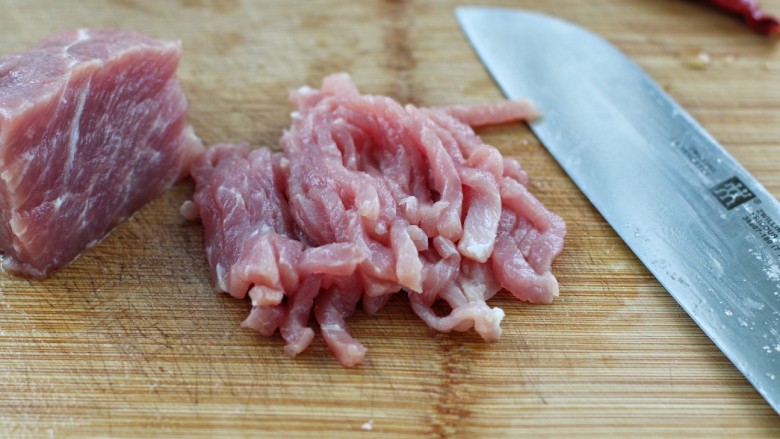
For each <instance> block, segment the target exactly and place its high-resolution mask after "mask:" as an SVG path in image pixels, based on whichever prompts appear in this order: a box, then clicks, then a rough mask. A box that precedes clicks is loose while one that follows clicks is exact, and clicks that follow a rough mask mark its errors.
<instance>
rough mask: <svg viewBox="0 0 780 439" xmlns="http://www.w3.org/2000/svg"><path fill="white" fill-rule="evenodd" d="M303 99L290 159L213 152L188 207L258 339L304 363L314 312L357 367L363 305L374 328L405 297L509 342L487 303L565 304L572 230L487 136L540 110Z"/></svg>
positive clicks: (445, 321)
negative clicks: (562, 272)
mask: <svg viewBox="0 0 780 439" xmlns="http://www.w3.org/2000/svg"><path fill="white" fill-rule="evenodd" d="M292 100H293V102H294V103H295V104H296V105H297V107H298V110H297V111H296V112H295V113H293V120H292V125H291V127H290V128H289V129H288V130H286V131H285V133H284V134H283V135H282V137H281V140H280V143H281V146H282V150H281V152H273V151H271V150H270V149H268V148H259V149H254V150H251V149H250V148H249V146H248V145H246V144H240V145H228V144H223V145H217V146H214V147H212V148H210V149H209V151H208V152H207V153H206V154H204V155H203V156H202V158H201V159H200V160H198V161H197V162H196V164H195V165H194V166H193V171H192V175H193V177H194V178H195V181H196V192H195V195H194V203H193V202H188V203H186V204H185V206H183V213H184V214H185V215H187V216H189V217H192V218H195V217H200V218H201V220H202V222H203V225H204V231H205V245H206V255H207V258H208V261H209V265H210V267H211V271H212V277H213V280H214V283H215V285H216V288H217V289H218V290H220V291H225V292H228V293H230V294H232V295H233V296H235V297H237V298H243V297H245V296H247V295H248V296H249V297H250V298H251V301H252V311H251V313H250V315H249V317H248V318H247V319H246V321H245V322H244V324H245V325H246V326H248V327H251V328H254V329H255V330H257V331H258V332H260V333H261V334H264V335H272V334H273V333H275V332H276V331H277V330H278V331H279V332H280V334H281V336H282V338H283V339H284V340H285V342H286V346H285V352H286V353H287V354H289V355H296V354H298V353H300V352H301V351H303V350H304V349H305V348H306V347H307V346H308V345H309V343H311V341H312V339H313V338H314V332H313V329H312V328H310V327H309V318H310V315H311V314H312V313H313V314H314V317H315V319H316V320H317V322H318V324H319V328H320V332H321V334H322V337H323V339H324V340H325V343H326V344H327V346H328V348H329V349H330V350H331V352H332V353H333V354H334V355H335V356H336V358H337V359H338V361H339V362H340V363H341V364H343V365H345V366H353V365H356V364H358V363H360V362H361V361H362V360H363V358H364V356H365V353H366V348H365V347H364V346H363V345H362V344H361V343H360V342H359V341H357V340H356V339H354V338H353V337H352V336H351V334H350V332H349V328H348V327H347V324H346V318H347V317H349V316H350V315H351V314H352V313H353V311H354V310H355V308H356V306H357V305H358V304H359V303H362V307H363V309H364V310H365V311H366V312H367V313H369V314H373V313H376V312H377V311H378V310H379V309H380V308H381V307H382V306H383V305H384V304H385V303H386V302H387V300H388V299H389V298H390V296H391V295H392V294H396V293H398V292H400V291H404V292H405V293H406V294H407V295H408V297H409V301H410V303H411V308H412V310H413V311H414V312H415V313H416V314H417V315H418V316H420V318H422V319H423V320H424V321H425V322H426V323H427V324H428V325H429V326H430V327H431V328H434V329H436V330H439V331H445V332H449V331H465V330H468V329H470V328H474V329H475V330H476V331H477V332H478V333H479V334H480V335H481V336H482V337H483V338H484V339H486V340H496V339H497V338H498V337H499V336H500V334H501V328H500V326H499V324H500V322H501V319H502V318H503V317H504V313H503V311H502V310H501V309H498V308H491V307H490V306H488V305H487V300H488V299H490V298H491V297H492V296H493V295H494V294H496V293H497V292H498V291H499V290H501V289H502V288H504V289H506V290H507V291H509V292H510V293H511V294H513V295H514V296H516V297H517V298H519V299H521V300H525V301H528V302H532V303H549V302H551V301H552V300H553V299H554V297H556V296H557V295H558V283H557V281H556V279H555V277H554V276H553V274H552V273H551V264H552V261H553V259H554V258H555V257H556V256H557V255H558V253H559V252H560V251H561V249H562V247H563V237H564V235H565V233H566V226H565V224H564V222H563V220H562V219H561V218H560V217H558V216H557V215H555V214H554V213H552V212H550V211H549V210H548V209H546V208H545V207H544V206H543V205H542V203H541V202H539V200H537V199H536V198H535V197H534V196H533V195H532V194H531V193H530V192H529V191H528V189H527V187H526V185H527V183H528V176H527V175H526V173H525V171H524V170H523V169H522V168H521V167H520V165H519V163H518V162H517V161H515V160H514V159H511V158H507V157H503V156H502V155H501V153H500V152H499V151H498V150H497V149H496V148H494V147H492V146H490V145H487V144H485V143H484V142H483V141H482V140H481V139H480V138H479V137H478V136H477V135H476V134H475V133H474V131H473V130H472V128H471V125H475V126H476V125H490V124H497V123H504V122H509V121H516V120H521V119H524V118H526V117H531V116H534V115H535V113H534V110H533V107H532V106H530V104H529V103H528V102H524V101H514V102H501V103H497V104H488V105H473V106H452V107H440V108H417V107H414V106H412V105H406V106H404V105H401V104H399V103H398V102H396V101H394V100H393V99H391V98H389V97H386V96H372V95H363V94H361V93H359V91H358V90H357V88H356V87H355V85H354V83H353V82H352V80H351V79H350V78H349V77H348V76H347V75H345V74H337V75H332V76H329V77H327V78H326V79H325V80H324V82H323V85H322V87H321V88H320V89H319V90H315V89H311V88H308V87H304V88H301V89H299V90H297V91H295V92H293V93H292ZM437 301H441V302H444V303H446V304H447V305H449V308H451V311H450V312H449V314H447V315H444V316H441V315H440V314H439V313H437V312H435V311H434V309H435V308H434V305H435V303H436V302H437Z"/></svg>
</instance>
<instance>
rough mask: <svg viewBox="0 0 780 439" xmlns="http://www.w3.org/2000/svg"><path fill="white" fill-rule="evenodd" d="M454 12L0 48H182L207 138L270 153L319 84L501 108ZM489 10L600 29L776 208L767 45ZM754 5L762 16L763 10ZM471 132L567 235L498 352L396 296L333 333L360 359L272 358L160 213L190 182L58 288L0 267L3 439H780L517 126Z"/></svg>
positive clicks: (653, 3) (146, 14) (626, 22)
mask: <svg viewBox="0 0 780 439" xmlns="http://www.w3.org/2000/svg"><path fill="white" fill-rule="evenodd" d="M456 3H457V2H455V1H443V0H441V1H427V2H425V1H402V0H399V1H383V2H380V1H362V2H358V1H355V2H350V3H347V2H338V1H331V2H325V1H317V2H283V1H264V2H261V1H250V0H243V1H242V0H223V1H219V0H181V1H154V0H113V1H98V0H85V1H79V2H61V1H54V0H51V1H44V0H2V1H0V7H1V8H2V13H0V53H2V54H8V53H12V52H15V51H20V50H23V49H25V48H27V47H29V46H31V45H33V44H35V43H36V42H37V41H39V40H40V39H41V38H43V37H44V36H45V35H46V34H48V33H50V32H53V31H57V30H60V29H64V28H75V27H84V26H93V27H97V26H101V27H102V26H111V27H125V28H132V29H137V30H141V31H144V32H147V33H149V34H151V35H154V36H156V37H158V38H164V39H180V40H182V41H183V44H184V47H185V57H184V59H183V61H182V63H181V66H180V70H179V75H180V78H181V80H182V83H183V86H184V88H185V91H186V92H187V94H188V96H189V98H190V101H191V121H192V123H193V124H194V126H195V128H196V131H197V132H198V133H199V135H200V136H201V137H202V138H203V139H204V141H205V142H206V143H215V142H220V141H238V140H244V139H245V140H248V141H250V142H251V143H252V144H253V145H255V146H258V145H275V144H276V141H277V139H278V137H279V135H280V134H281V131H282V130H283V129H284V128H285V127H286V126H288V124H289V113H290V111H291V110H292V106H291V105H290V104H289V103H288V102H287V99H286V94H287V91H288V90H289V89H291V88H294V87H298V86H300V85H303V84H309V85H312V86H317V85H319V83H320V81H321V79H322V78H323V76H325V75H326V74H329V73H332V72H336V71H347V72H349V73H351V74H352V76H353V78H354V79H355V81H356V82H357V83H358V85H359V86H360V87H361V89H362V90H363V91H365V92H370V93H380V94H387V95H391V96H393V97H395V98H397V99H398V100H400V101H402V102H411V103H414V104H418V105H439V104H452V103H468V102H481V101H491V100H497V99H501V98H502V96H501V94H500V93H499V91H498V89H497V87H496V86H495V85H494V84H493V83H492V82H491V80H490V78H489V76H488V74H487V73H486V71H485V70H484V68H483V67H482V66H481V64H480V63H479V62H478V61H477V58H476V56H475V55H474V54H473V53H472V51H471V49H470V48H469V46H468V44H467V42H466V40H465V39H464V37H463V36H462V34H461V33H460V31H459V29H458V27H457V24H456V22H455V20H454V17H453V8H454V7H455V6H456ZM492 4H504V5H508V6H509V5H511V6H518V7H526V8H531V9H536V10H541V11H544V12H548V13H552V14H556V15H559V16H561V17H563V18H566V19H569V20H571V21H575V22H577V23H580V24H582V25H584V26H586V27H588V28H590V29H592V30H594V31H596V32H598V33H600V34H602V35H604V36H605V37H606V38H608V39H609V40H611V41H612V42H614V43H615V44H616V45H617V46H619V47H620V48H621V49H622V50H624V51H625V52H626V53H627V54H629V55H630V56H631V57H632V58H634V59H635V60H636V61H637V62H638V63H639V64H640V65H641V66H642V67H643V68H645V69H646V70H647V71H648V73H650V75H651V76H653V77H654V78H655V79H656V80H657V81H658V82H659V83H660V84H662V85H663V87H664V88H666V89H667V91H668V92H669V93H670V94H671V95H672V96H673V97H674V98H675V99H677V100H678V101H679V102H680V103H682V104H683V105H684V106H685V107H686V108H687V109H688V110H689V111H690V112H691V113H692V114H693V116H694V117H696V118H697V119H698V120H699V121H700V122H701V123H702V124H703V125H704V126H705V127H706V128H707V129H708V130H709V131H710V132H711V133H712V134H713V135H714V136H715V137H716V138H718V139H719V140H720V141H721V143H723V144H724V145H725V146H726V147H727V149H728V150H729V151H730V152H731V153H732V154H733V155H734V156H736V157H737V158H738V159H739V160H740V161H741V162H742V163H743V164H744V165H745V166H746V167H747V168H748V169H749V170H750V171H751V172H753V173H754V175H755V176H756V177H757V178H758V179H759V180H760V181H761V182H762V183H763V184H764V185H765V186H766V187H767V188H768V189H769V190H770V192H772V193H773V194H774V195H775V196H779V195H780V173H779V172H778V171H777V170H778V167H780V140H779V139H780V123H779V122H780V83H779V82H778V81H777V78H778V75H780V49H778V46H777V44H775V43H772V42H770V41H767V40H765V39H763V38H761V37H757V36H755V35H753V34H752V33H750V32H749V31H748V30H746V29H745V28H744V27H743V26H742V25H741V24H740V23H739V22H738V21H737V20H735V19H732V18H730V17H728V16H724V15H721V14H719V13H716V12H714V11H713V10H711V9H709V8H706V7H703V6H701V5H700V4H697V3H696V2H689V1H681V0H680V1H675V0H600V1H597V0H593V1H581V0H547V1H545V2H538V1H531V0H517V1H512V2H510V1H501V0H495V1H493V2H492ZM763 4H764V6H765V7H766V8H767V9H768V10H769V11H772V12H774V13H776V14H780V0H773V1H769V0H765V1H764V2H763ZM513 43H514V44H520V45H522V41H517V42H513ZM700 53H701V54H704V55H706V57H709V62H700V61H697V59H698V55H699V54H700ZM706 57H705V58H706ZM481 134H482V135H483V137H484V138H485V140H486V141H487V142H488V143H491V144H493V145H495V146H496V147H498V148H499V149H501V150H502V151H503V152H504V153H505V154H510V155H512V156H515V157H517V158H518V159H519V160H520V161H521V163H523V165H524V166H525V167H526V169H527V170H528V171H529V173H530V174H531V176H532V179H533V184H532V186H531V190H532V191H533V192H534V193H535V194H536V195H537V196H538V197H539V198H540V199H541V200H542V201H543V202H544V203H545V204H546V205H547V206H549V207H550V208H551V209H552V210H554V211H556V212H558V213H559V214H561V215H562V216H563V217H564V219H565V220H566V222H567V223H568V227H569V235H568V237H567V241H566V247H565V250H564V252H563V253H562V255H561V256H560V257H559V259H558V260H557V262H556V263H555V265H554V273H555V274H556V275H557V277H558V279H559V281H560V285H561V296H560V298H559V299H557V300H556V302H555V303H554V304H553V305H550V306H530V305H527V304H523V303H520V302H517V301H515V300H513V299H511V298H510V297H509V295H508V294H504V293H501V294H499V295H498V296H497V297H496V298H495V299H494V300H493V301H492V304H493V305H496V306H500V307H501V308H503V309H504V310H505V311H506V313H507V316H506V318H505V320H504V323H503V328H504V335H503V336H502V338H501V340H500V341H499V342H497V343H485V342H483V341H482V340H481V339H480V338H479V337H478V336H477V335H475V334H474V333H473V332H469V333H465V334H438V333H435V332H433V331H431V330H429V329H428V328H427V327H426V326H425V325H424V324H423V323H422V322H421V321H420V320H419V319H418V318H417V317H416V316H414V314H413V313H412V312H411V310H410V309H409V306H408V304H407V302H406V300H405V298H403V297H402V295H398V297H395V298H394V299H393V300H391V301H390V303H389V304H388V305H387V306H386V307H385V308H384V309H383V310H382V311H381V312H380V313H379V314H378V315H377V316H376V317H372V318H369V317H367V316H366V315H364V314H363V313H362V312H358V313H357V314H356V315H355V316H354V317H352V318H351V319H350V324H351V327H352V330H353V333H354V335H355V336H356V337H357V338H358V339H360V340H361V341H363V343H364V344H365V345H366V346H367V347H368V349H369V354H368V357H367V359H366V362H365V363H364V364H363V365H362V366H360V367H358V368H355V369H344V368H342V367H340V366H339V365H338V364H337V363H336V361H335V360H334V359H333V358H332V357H331V356H330V355H329V353H328V352H327V350H326V349H325V347H324V344H323V342H322V340H321V339H320V338H317V339H315V341H314V343H313V344H312V346H311V347H310V348H309V350H307V351H306V352H305V353H303V354H302V355H300V356H299V357H298V358H295V359H291V358H288V357H286V356H285V355H284V354H283V352H282V342H281V340H280V338H279V337H274V338H264V337H261V336H259V335H257V334H255V333H253V332H251V331H249V330H245V329H241V328H240V327H239V324H240V322H241V321H242V320H243V318H244V317H245V316H246V314H247V313H248V311H249V305H248V303H246V302H242V301H237V300H234V299H232V298H230V297H227V296H225V295H221V294H215V293H214V292H213V289H212V287H211V284H210V280H209V276H208V273H207V267H206V264H205V260H204V253H203V248H202V228H201V226H200V224H198V223H194V222H187V221H185V220H184V219H182V218H181V217H180V216H179V215H178V207H179V205H180V204H181V203H182V202H183V201H184V200H186V199H188V197H190V196H191V194H192V190H193V185H192V183H191V182H189V181H188V182H184V183H182V184H180V185H178V186H176V187H175V188H174V189H173V190H171V191H170V192H169V193H167V194H166V195H164V196H163V197H161V198H160V199H158V200H156V201H154V202H153V203H151V204H150V205H149V206H147V207H146V208H144V209H143V210H142V211H141V212H139V213H138V214H137V215H136V216H135V217H134V218H132V219H131V220H130V221H128V222H127V223H125V224H123V225H122V226H120V227H119V228H118V229H117V230H116V231H115V232H114V233H113V234H112V235H111V236H110V237H109V238H108V239H106V240H105V241H103V242H102V243H101V244H100V245H99V246H97V247H96V248H94V249H92V250H90V251H89V252H87V253H86V254H85V255H84V256H83V257H81V258H80V259H79V260H78V261H77V262H76V263H74V264H73V265H72V266H70V267H68V268H67V269H65V270H62V271H61V272H59V273H58V274H57V275H56V276H54V277H52V278H50V279H48V280H46V281H43V282H30V281H26V280H22V279H17V278H12V277H9V276H6V275H1V276H0V437H230V436H247V437H248V436H251V437H279V436H285V437H286V436H291V437H294V436H310V437H332V438H343V437H372V436H378V437H445V438H449V437H453V438H454V437H512V438H515V437H523V436H530V437H565V436H577V437H579V436H590V437H614V436H617V437H626V436H631V437H634V436H647V437H664V436H666V437H681V436H689V435H698V436H706V437H715V436H727V437H754V436H755V437H778V436H780V417H778V415H777V414H776V413H775V412H773V411H772V409H771V408H770V407H769V406H768V404H766V403H765V402H764V401H763V400H762V399H761V397H760V396H759V395H758V394H757V392H756V391H755V390H754V389H753V388H752V387H751V386H750V385H749V383H748V382H747V381H746V380H745V379H744V378H743V377H742V375H740V373H739V372H738V371H737V370H736V369H735V368H734V367H733V366H732V365H731V363H729V361H728V360H727V359H726V358H725V357H724V356H723V354H722V353H720V351H718V349H717V348H716V347H715V346H714V345H713V344H712V342H711V341H710V340H709V339H708V338H707V337H706V336H705V335H704V334H703V333H702V332H701V331H700V330H699V329H698V327H697V326H696V325H695V324H694V323H693V322H692V321H691V319H690V318H689V317H688V316H687V315H686V314H685V313H684V312H683V311H682V310H681V309H680V308H679V307H678V306H677V305H676V303H675V302H674V300H673V299H672V298H671V297H670V296H669V295H668V294H667V293H666V292H665V291H664V290H663V289H662V288H661V287H660V286H659V284H658V283H657V282H656V280H655V279H654V278H653V277H652V276H651V275H650V274H649V272H648V271H647V270H646V269H645V268H644V266H643V265H642V264H641V263H640V262H638V260H637V259H636V258H635V257H634V256H633V254H632V253H631V252H630V251H629V250H628V248H627V247H626V246H625V244H623V242H622V241H621V240H620V239H619V238H618V237H617V236H616V235H615V233H614V232H613V231H612V230H611V229H610V228H609V226H608V225H607V224H606V222H605V221H604V220H603V219H602V218H601V217H600V216H599V214H598V213H597V212H596V211H595V210H594V209H593V207H592V206H591V205H590V204H589V202H588V201H587V199H586V198H584V196H583V195H582V194H581V193H580V192H579V191H578V190H577V188H576V187H575V186H574V185H573V184H572V182H571V181H570V180H569V179H568V178H567V177H566V175H565V174H564V173H563V172H562V170H561V169H560V168H559V167H558V165H557V164H556V163H555V161H554V160H553V159H552V158H551V157H550V156H549V154H548V153H547V152H546V150H545V149H544V148H543V147H542V146H541V145H540V144H539V143H538V141H537V140H536V139H535V138H534V136H533V135H532V134H531V133H530V131H529V130H528V129H527V128H526V127H525V126H523V125H513V126H506V127H498V128H490V129H485V130H482V131H481ZM778 375H780V371H778Z"/></svg>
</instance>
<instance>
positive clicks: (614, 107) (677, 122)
mask: <svg viewBox="0 0 780 439" xmlns="http://www.w3.org/2000/svg"><path fill="white" fill-rule="evenodd" d="M456 16H457V19H458V22H459V23H460V26H461V28H462V29H463V31H464V33H465V34H466V36H467V38H468V40H469V41H470V43H471V45H472V47H473V48H474V49H475V51H476V52H477V54H478V56H479V58H480V59H481V60H482V62H483V63H484V65H485V66H486V67H487V69H488V71H489V72H490V74H491V75H492V76H493V78H494V79H495V81H496V82H497V83H498V85H499V86H500V88H501V89H502V90H503V92H504V93H505V94H506V95H507V96H508V97H509V98H513V99H514V98H521V97H522V98H525V97H528V98H531V99H532V100H534V101H535V102H536V104H537V106H538V107H539V108H540V110H541V112H542V114H543V116H542V118H540V119H538V120H537V121H534V122H531V123H530V126H531V129H532V130H533V132H534V134H536V136H537V137H538V138H539V140H540V141H541V142H542V144H544V146H545V147H546V148H547V149H548V150H549V152H550V153H551V154H552V155H553V157H554V158H555V159H556V160H557V161H558V163H560V165H561V166H562V167H563V169H564V170H565V171H566V173H567V174H568V175H569V176H570V177H571V179H572V180H573V181H574V183H575V184H576V185H577V186H578V187H579V188H580V190H581V191H582V192H583V193H584V194H585V196H587V198H588V199H589V200H590V201H591V203H592V204H593V205H594V206H595V207H596V208H597V209H598V211H599V212H600V213H601V215H602V216H603V217H604V218H605V219H606V220H607V222H609V224H610V225H611V226H612V228H613V229H615V231H616V232H617V233H618V234H619V235H620V237H621V238H622V239H623V240H624V241H625V242H626V244H627V245H628V246H629V247H630V248H631V250H632V251H633V252H634V253H635V254H636V255H637V257H638V258H639V259H640V260H641V261H642V262H643V263H644V264H645V265H646V266H647V268H648V269H649V270H650V272H651V273H652V274H653V275H654V276H655V277H656V278H657V279H658V281H659V282H660V283H661V284H662V285H663V286H664V288H666V290H667V291H668V292H669V293H670V294H671V295H672V296H673V297H674V298H675V300H676V301H677V302H678V303H679V304H680V306H682V308H683V309H685V311H686V312H687V313H688V314H689V315H690V316H691V317H692V318H693V320H694V321H695V322H696V323H697V324H698V325H699V327H701V329H702V330H703V331H704V332H705V333H706V334H707V335H708V336H709V337H710V338H711V339H712V340H713V342H714V343H715V344H716V345H717V346H718V347H719V348H720V349H721V350H722V351H723V352H724V354H725V355H726V356H727V357H728V358H729V359H730V360H731V361H732V362H733V363H734V365H735V366H736V367H737V368H738V369H739V370H740V371H741V372H742V373H743V374H744V375H745V377H746V378H747V379H748V380H749V381H750V382H751V383H752V384H753V386H754V387H755V388H756V389H757V390H758V392H759V393H760V394H761V395H762V396H763V397H764V398H765V399H766V400H767V401H768V402H769V404H770V405H771V406H772V407H773V408H774V409H775V411H777V412H778V413H780V312H779V311H780V204H779V203H778V202H777V200H776V199H775V198H774V197H773V196H772V195H771V194H770V193H769V192H768V191H767V190H766V189H765V188H764V187H763V186H762V185H761V184H760V183H759V182H758V181H756V179H755V178H754V177H752V176H751V175H750V174H749V173H748V172H747V171H746V170H745V169H744V168H743V167H742V166H741V165H740V164H739V163H737V162H736V161H735V160H734V158H733V157H732V156H731V155H729V153H728V152H727V151H726V150H725V149H724V148H723V147H722V146H721V145H719V144H718V142H717V141H716V140H715V139H714V138H713V137H712V136H710V135H709V134H708V133H707V132H706V131H705V130H704V129H703V128H702V127H701V126H700V125H699V124H698V123H697V122H696V121H695V120H694V119H693V118H692V117H691V116H690V115H689V114H688V113H687V112H686V111H685V110H684V109H683V108H682V107H681V106H680V105H678V104H677V103H676V102H675V101H674V100H673V99H672V98H671V97H669V96H668V95H667V94H666V93H665V92H664V91H663V90H662V89H661V88H660V87H659V86H658V85H657V84H656V83H655V82H654V81H653V80H652V79H651V78H650V77H649V76H648V75H647V74H645V73H644V72H643V71H642V70H641V69H640V68H639V66H637V65H636V64H635V63H634V62H632V61H631V60H630V59H629V58H628V57H626V56H625V55H624V54H623V53H622V52H620V50H618V49H617V48H616V47H614V46H613V45H612V44H610V43H609V42H607V41H606V40H605V39H603V38H601V37H600V36H597V35H595V34H593V33H591V32H590V31H587V30H585V29H583V28H582V27H579V26H577V25H574V24H572V23H569V22H566V21H564V20H561V19H558V18H555V17H551V16H547V15H543V14H540V13H536V12H531V11H524V10H518V9H506V8H489V7H460V8H458V9H457V10H456Z"/></svg>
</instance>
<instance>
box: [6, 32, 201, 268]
mask: <svg viewBox="0 0 780 439" xmlns="http://www.w3.org/2000/svg"><path fill="white" fill-rule="evenodd" d="M181 55H182V48H181V45H180V44H179V43H175V42H166V41H158V40H154V39H151V38H149V37H147V36H145V35H142V34H139V33H135V32H130V31H120V30H88V29H82V30H79V31H70V32H62V33H58V34H54V35H52V36H50V37H48V38H46V39H45V40H44V41H43V42H42V43H40V44H39V45H38V46H36V47H34V48H32V49H30V50H28V51H26V52H22V53H19V54H16V55H11V56H8V57H5V58H2V59H0V252H2V253H3V255H4V257H3V268H5V269H7V270H9V271H12V272H15V273H18V274H21V275H24V276H29V277H34V278H41V277H45V276H47V275H49V274H50V273H52V272H53V271H55V270H57V269H59V268H61V267H63V266H65V265H67V264H68V263H70V262H71V261H73V260H74V259H75V258H76V257H78V255H79V254H81V253H82V252H83V251H84V250H85V249H86V248H89V247H91V246H94V245H95V244H97V243H98V242H99V241H100V240H101V239H103V238H104V237H105V236H106V235H107V234H108V233H109V232H110V231H111V230H112V229H113V228H114V227H116V226H117V225H118V224H119V223H121V222H122V221H123V220H125V219H127V218H128V217H130V216H131V215H132V214H133V213H134V212H136V211H137V210H138V209H140V208H141V207H143V206H144V205H145V204H146V203H147V202H149V201H150V200H152V199H153V198H155V197H157V196H158V195H160V194H161V193H162V192H163V191H165V190H166V189H167V188H169V187H170V186H171V185H173V184H174V183H175V182H176V181H177V180H179V179H180V178H181V177H183V176H184V175H185V174H186V173H187V172H188V170H189V166H190V164H191V162H192V161H193V160H194V159H195V157H196V156H198V155H199V154H200V153H202V150H203V146H202V145H201V143H200V141H199V140H198V139H197V137H195V135H194V133H193V131H192V129H191V128H190V127H189V126H188V125H187V122H186V112H187V99H186V98H185V96H184V93H183V92H182V90H181V87H180V85H179V82H178V80H177V79H176V76H175V74H176V67H177V65H178V62H179V59H180V58H181Z"/></svg>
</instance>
